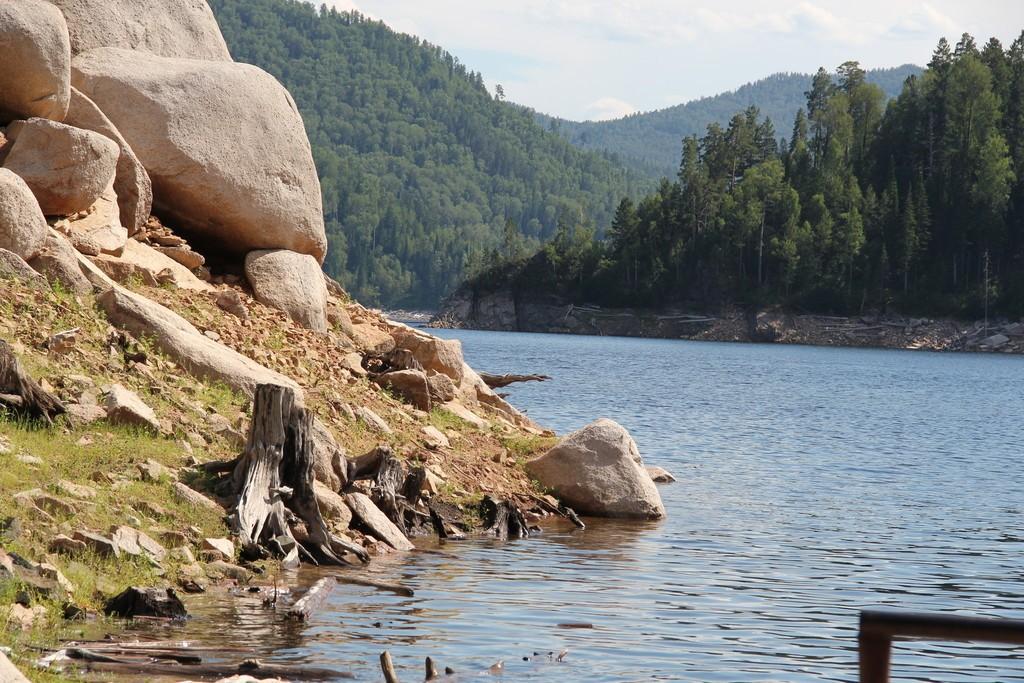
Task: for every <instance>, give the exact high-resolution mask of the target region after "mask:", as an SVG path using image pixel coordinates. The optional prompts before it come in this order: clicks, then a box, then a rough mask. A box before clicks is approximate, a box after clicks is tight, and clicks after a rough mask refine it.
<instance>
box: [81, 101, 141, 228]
mask: <svg viewBox="0 0 1024 683" xmlns="http://www.w3.org/2000/svg"><path fill="white" fill-rule="evenodd" d="M64 122H65V123H67V124H68V125H69V126H74V127H76V128H82V129H84V130H91V131H93V132H95V133H99V134H100V135H104V136H106V137H108V138H110V139H111V140H113V141H114V142H116V143H117V146H118V147H120V148H121V154H120V156H119V157H118V159H117V171H116V173H115V175H114V191H115V192H116V193H117V206H118V209H119V213H120V219H121V225H123V226H124V227H125V228H127V229H128V234H129V235H134V234H135V233H136V232H138V231H139V228H141V227H142V226H143V225H145V223H146V219H148V218H149V212H150V211H151V210H152V208H153V184H152V183H151V182H150V180H149V174H148V173H146V169H145V168H143V166H142V162H141V161H139V158H138V157H137V156H135V152H133V151H132V148H131V146H130V145H129V144H128V142H127V141H126V140H125V139H124V137H123V136H122V135H121V133H120V132H118V130H117V127H116V126H114V124H113V123H111V121H110V119H108V118H107V117H106V115H105V114H104V113H103V112H102V111H100V108H99V107H97V106H96V103H95V102H93V101H92V100H90V99H89V98H88V97H86V96H85V95H83V94H82V93H80V92H78V90H76V89H75V88H72V89H71V104H70V106H69V107H68V115H67V117H66V118H65V119H64Z"/></svg>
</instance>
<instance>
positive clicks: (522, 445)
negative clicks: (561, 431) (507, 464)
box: [499, 434, 558, 463]
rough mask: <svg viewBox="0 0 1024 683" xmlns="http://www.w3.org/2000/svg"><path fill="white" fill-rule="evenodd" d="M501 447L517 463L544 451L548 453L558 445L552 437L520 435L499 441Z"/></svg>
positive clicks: (556, 440)
mask: <svg viewBox="0 0 1024 683" xmlns="http://www.w3.org/2000/svg"><path fill="white" fill-rule="evenodd" d="M499 441H501V445H502V446H504V447H505V448H506V449H508V452H509V455H511V456H512V458H513V459H514V460H515V461H516V462H517V463H522V462H523V461H526V460H530V459H532V458H534V457H535V456H538V455H540V454H542V453H544V452H546V451H549V450H550V449H551V448H553V447H554V445H555V444H557V443H558V439H557V438H555V437H552V436H534V435H532V434H522V435H516V436H506V437H502V438H500V439H499Z"/></svg>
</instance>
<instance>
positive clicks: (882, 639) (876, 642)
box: [858, 610, 1024, 683]
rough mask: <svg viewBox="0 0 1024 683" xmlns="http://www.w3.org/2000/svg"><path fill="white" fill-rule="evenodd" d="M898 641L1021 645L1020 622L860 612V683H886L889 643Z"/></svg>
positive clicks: (1023, 633) (1023, 636)
mask: <svg viewBox="0 0 1024 683" xmlns="http://www.w3.org/2000/svg"><path fill="white" fill-rule="evenodd" d="M901 639H928V640H960V641H975V642H984V643H1001V644H1007V645H1024V620H1022V619H990V618H984V617H963V616H959V615H956V614H929V613H926V612H890V611H880V610H864V611H863V612H861V613H860V635H859V637H858V642H859V645H860V651H859V660H860V680H861V683H889V666H890V662H891V659H892V641H894V640H901Z"/></svg>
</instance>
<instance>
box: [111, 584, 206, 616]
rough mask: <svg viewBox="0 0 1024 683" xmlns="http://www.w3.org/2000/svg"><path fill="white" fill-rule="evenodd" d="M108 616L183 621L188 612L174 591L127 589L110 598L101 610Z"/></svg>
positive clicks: (169, 589) (168, 589)
mask: <svg viewBox="0 0 1024 683" xmlns="http://www.w3.org/2000/svg"><path fill="white" fill-rule="evenodd" d="M103 612H104V614H107V615H109V616H115V617H121V618H124V619H133V618H135V617H159V618H163V619H185V618H186V617H188V611H187V610H186V609H185V605H184V604H182V602H181V600H180V599H179V598H178V596H177V595H175V593H174V590H173V589H171V588H167V589H164V590H160V589H159V588H135V587H132V588H129V589H128V590H126V591H124V592H123V593H121V594H120V595H118V596H116V597H113V598H111V599H110V600H108V601H107V604H106V605H105V606H104V608H103Z"/></svg>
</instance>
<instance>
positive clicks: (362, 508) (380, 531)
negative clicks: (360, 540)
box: [345, 493, 416, 550]
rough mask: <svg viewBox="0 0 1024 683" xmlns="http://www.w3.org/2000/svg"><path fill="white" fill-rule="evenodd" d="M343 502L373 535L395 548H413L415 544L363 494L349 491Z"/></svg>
mask: <svg viewBox="0 0 1024 683" xmlns="http://www.w3.org/2000/svg"><path fill="white" fill-rule="evenodd" d="M345 503H346V504H348V506H349V508H351V509H352V514H353V515H354V516H356V517H358V518H359V519H360V520H362V522H363V523H364V524H365V525H366V527H367V528H368V529H369V530H370V532H371V533H372V534H373V535H374V536H375V537H377V538H379V539H380V540H382V541H384V542H385V543H387V544H388V545H390V546H391V547H392V548H395V549H396V550H413V549H415V547H416V546H414V545H413V544H412V543H411V542H410V541H409V539H408V538H406V537H405V534H403V533H402V531H401V530H400V529H399V528H398V527H397V526H395V524H394V522H392V521H391V520H390V519H388V518H387V516H386V515H385V514H384V513H383V512H381V511H380V508H378V507H377V506H376V505H374V503H373V501H372V500H370V499H369V497H367V496H366V495H365V494H362V493H350V494H348V495H346V496H345Z"/></svg>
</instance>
